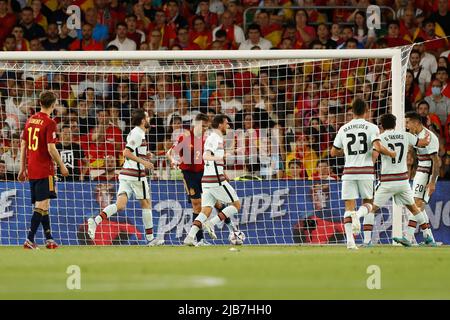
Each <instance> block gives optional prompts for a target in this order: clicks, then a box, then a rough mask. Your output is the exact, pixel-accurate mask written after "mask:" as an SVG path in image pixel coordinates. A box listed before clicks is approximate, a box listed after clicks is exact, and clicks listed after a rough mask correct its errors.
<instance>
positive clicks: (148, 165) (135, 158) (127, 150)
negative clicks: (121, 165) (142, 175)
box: [123, 147, 153, 169]
mask: <svg viewBox="0 0 450 320" xmlns="http://www.w3.org/2000/svg"><path fill="white" fill-rule="evenodd" d="M123 156H124V157H125V158H126V159H129V160H132V161H136V162H137V163H140V164H142V165H143V166H144V167H146V168H147V169H153V163H151V162H150V161H146V160H144V159H141V158H139V157H138V156H136V155H135V154H134V153H133V150H131V149H130V148H128V147H126V148H125V149H124V150H123Z"/></svg>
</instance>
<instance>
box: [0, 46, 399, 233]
mask: <svg viewBox="0 0 450 320" xmlns="http://www.w3.org/2000/svg"><path fill="white" fill-rule="evenodd" d="M358 58H361V59H376V58H380V59H392V60H391V72H392V81H391V83H392V113H393V114H395V115H397V128H398V129H401V130H403V129H404V122H405V121H404V106H403V94H404V93H403V82H402V81H403V79H402V61H401V59H402V49H401V48H387V49H370V50H367V49H343V50H333V49H331V50H330V49H324V50H195V51H167V50H161V51H58V52H52V51H20V52H15V51H14V52H13V51H11V52H5V51H3V52H1V53H0V61H8V60H9V61H44V60H47V61H52V60H53V61H55V60H58V61H64V60H67V61H75V60H80V61H83V60H97V61H101V60H104V61H107V60H210V59H224V60H225V59H231V60H239V59H252V60H276V59H358ZM143 68H144V70H145V66H144V67H143ZM402 212H403V209H402V207H401V206H398V205H396V204H395V203H394V204H393V209H392V237H401V236H402V233H403V232H402Z"/></svg>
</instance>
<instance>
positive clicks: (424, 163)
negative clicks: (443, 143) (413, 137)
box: [416, 127, 439, 173]
mask: <svg viewBox="0 0 450 320" xmlns="http://www.w3.org/2000/svg"><path fill="white" fill-rule="evenodd" d="M426 133H428V134H429V135H430V144H429V145H428V146H426V147H424V148H416V151H417V160H419V164H418V167H417V171H419V172H426V173H430V172H431V168H432V166H433V163H432V161H431V156H432V155H433V154H436V153H438V152H439V139H438V138H437V137H436V135H435V134H434V133H433V132H431V131H430V130H428V129H427V128H425V127H424V128H423V130H422V131H421V132H419V134H418V135H417V137H418V138H419V139H423V138H425V134H426Z"/></svg>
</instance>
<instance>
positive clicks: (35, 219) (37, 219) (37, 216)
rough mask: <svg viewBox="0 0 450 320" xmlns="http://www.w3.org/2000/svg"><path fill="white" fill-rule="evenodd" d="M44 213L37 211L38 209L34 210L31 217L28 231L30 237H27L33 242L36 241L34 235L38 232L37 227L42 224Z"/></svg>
mask: <svg viewBox="0 0 450 320" xmlns="http://www.w3.org/2000/svg"><path fill="white" fill-rule="evenodd" d="M41 220H42V215H41V213H40V212H37V211H36V210H35V211H34V212H33V216H32V217H31V226H30V229H29V231H28V237H27V239H28V240H30V241H31V242H34V235H35V234H36V231H37V229H38V228H39V225H40V224H41Z"/></svg>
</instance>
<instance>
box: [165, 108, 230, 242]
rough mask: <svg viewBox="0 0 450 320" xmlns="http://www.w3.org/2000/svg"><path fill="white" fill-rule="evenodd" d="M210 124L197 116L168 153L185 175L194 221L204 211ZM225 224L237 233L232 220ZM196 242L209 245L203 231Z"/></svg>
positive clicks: (218, 208)
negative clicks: (203, 191) (205, 148)
mask: <svg viewBox="0 0 450 320" xmlns="http://www.w3.org/2000/svg"><path fill="white" fill-rule="evenodd" d="M209 124H210V121H209V117H208V116H207V115H206V114H203V113H199V114H197V115H196V117H195V120H194V126H193V128H192V129H191V130H189V131H187V132H185V133H183V134H182V135H180V137H179V138H178V140H177V142H176V143H175V144H174V145H173V146H172V148H170V149H169V151H167V158H168V159H169V160H170V163H171V166H172V167H179V168H180V169H181V172H182V174H183V181H184V186H185V189H186V193H187V195H188V197H189V200H190V202H191V204H192V211H193V220H195V219H196V218H197V217H198V215H199V214H200V212H201V210H202V202H201V196H202V177H203V170H204V160H203V147H204V144H205V140H206V131H207V130H208V128H209ZM177 158H178V159H179V160H178V159H177ZM215 207H216V209H217V210H218V211H219V212H220V211H221V209H222V205H221V204H220V203H217V204H216V206H215ZM224 222H225V224H226V225H227V227H228V228H229V229H230V232H233V231H237V228H236V227H235V226H234V225H233V222H232V221H231V219H230V218H227V219H225V221H224ZM196 240H197V243H196V245H197V246H203V245H209V243H208V242H206V241H205V240H204V237H203V230H202V229H200V230H199V231H198V232H197V235H196Z"/></svg>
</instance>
